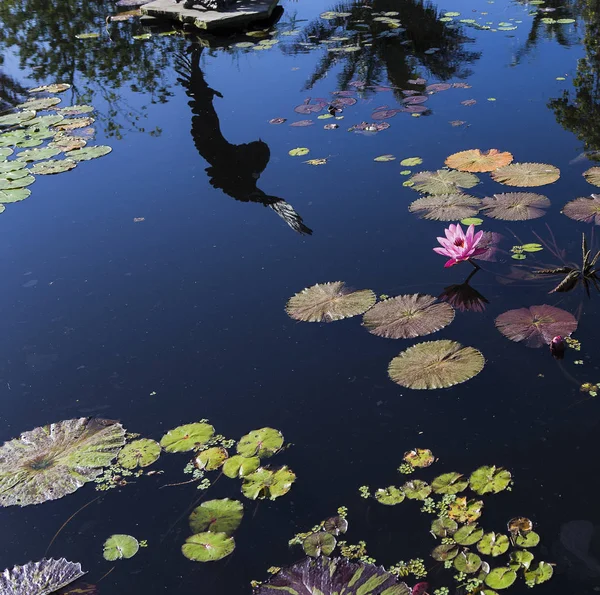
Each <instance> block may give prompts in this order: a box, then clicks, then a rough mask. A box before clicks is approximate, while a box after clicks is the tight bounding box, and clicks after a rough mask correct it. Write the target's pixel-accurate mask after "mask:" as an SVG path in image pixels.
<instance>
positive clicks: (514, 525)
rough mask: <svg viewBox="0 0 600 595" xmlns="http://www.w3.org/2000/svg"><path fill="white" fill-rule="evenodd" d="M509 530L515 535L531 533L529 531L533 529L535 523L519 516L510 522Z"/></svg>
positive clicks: (508, 524)
mask: <svg viewBox="0 0 600 595" xmlns="http://www.w3.org/2000/svg"><path fill="white" fill-rule="evenodd" d="M507 528H508V530H509V531H510V532H511V533H513V534H515V535H518V534H519V533H529V531H531V530H532V529H533V523H532V522H531V519H528V518H527V517H524V516H518V517H515V518H513V519H510V521H508V523H507Z"/></svg>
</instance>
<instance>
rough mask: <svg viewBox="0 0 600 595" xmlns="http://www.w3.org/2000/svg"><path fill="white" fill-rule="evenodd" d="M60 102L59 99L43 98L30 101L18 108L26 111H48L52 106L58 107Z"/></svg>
mask: <svg viewBox="0 0 600 595" xmlns="http://www.w3.org/2000/svg"><path fill="white" fill-rule="evenodd" d="M60 101H61V100H60V99H59V98H58V97H41V98H40V99H29V100H28V101H26V102H25V103H21V104H20V105H17V107H18V108H20V109H24V110H34V111H35V110H39V111H46V110H47V109H50V108H51V107H52V106H54V105H58V104H59V103H60Z"/></svg>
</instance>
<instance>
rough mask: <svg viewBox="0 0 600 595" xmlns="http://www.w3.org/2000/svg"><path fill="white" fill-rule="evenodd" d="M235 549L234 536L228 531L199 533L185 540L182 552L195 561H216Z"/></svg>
mask: <svg viewBox="0 0 600 595" xmlns="http://www.w3.org/2000/svg"><path fill="white" fill-rule="evenodd" d="M234 549H235V541H234V540H233V537H229V536H228V535H227V534H226V533H212V532H210V531H207V532H205V533H197V534H196V535H192V536H191V537H188V538H187V539H186V540H185V543H184V544H183V545H182V546H181V552H182V553H183V555H184V556H185V557H186V558H187V559H188V560H193V561H194V562H214V561H216V560H221V559H222V558H225V557H226V556H229V554H231V552H233V550H234Z"/></svg>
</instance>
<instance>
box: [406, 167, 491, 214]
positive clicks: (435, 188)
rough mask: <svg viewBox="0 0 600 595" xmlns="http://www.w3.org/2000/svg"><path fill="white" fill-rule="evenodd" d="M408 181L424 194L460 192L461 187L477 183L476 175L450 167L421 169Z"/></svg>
mask: <svg viewBox="0 0 600 595" xmlns="http://www.w3.org/2000/svg"><path fill="white" fill-rule="evenodd" d="M409 181H410V182H412V184H413V185H412V188H413V189H414V190H417V191H418V192H425V193H426V194H455V193H458V192H460V189H461V188H473V186H475V185H477V184H479V178H478V177H477V176H475V175H473V174H470V173H467V172H460V171H454V170H450V169H438V170H437V171H422V172H419V173H418V174H415V175H414V176H413V177H412V178H410V180H409ZM468 216H469V215H465V217H468ZM459 219H462V217H459Z"/></svg>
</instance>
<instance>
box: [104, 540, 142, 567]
mask: <svg viewBox="0 0 600 595" xmlns="http://www.w3.org/2000/svg"><path fill="white" fill-rule="evenodd" d="M139 549H140V544H139V542H138V540H137V539H136V538H135V537H132V536H131V535H120V534H115V535H111V536H110V537H109V538H108V539H107V540H106V541H105V542H104V551H103V552H102V555H103V556H104V559H105V560H109V561H110V562H114V561H115V560H123V559H128V558H133V556H135V555H136V554H137V553H138V550H139Z"/></svg>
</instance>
